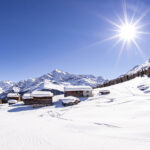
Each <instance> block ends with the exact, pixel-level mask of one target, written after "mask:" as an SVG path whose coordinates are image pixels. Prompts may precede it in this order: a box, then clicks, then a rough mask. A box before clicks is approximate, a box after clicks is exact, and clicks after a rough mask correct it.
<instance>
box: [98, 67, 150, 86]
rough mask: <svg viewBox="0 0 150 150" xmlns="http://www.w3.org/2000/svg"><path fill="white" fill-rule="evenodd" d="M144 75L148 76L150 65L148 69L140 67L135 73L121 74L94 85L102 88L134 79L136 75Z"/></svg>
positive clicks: (149, 75)
mask: <svg viewBox="0 0 150 150" xmlns="http://www.w3.org/2000/svg"><path fill="white" fill-rule="evenodd" d="M144 75H147V76H148V77H150V67H149V68H148V69H142V70H141V71H138V72H136V73H133V74H130V75H122V76H120V77H118V78H116V79H113V80H109V81H108V82H105V83H104V84H102V85H100V86H98V87H96V88H102V87H107V86H111V85H115V84H118V83H122V82H125V81H128V80H131V79H134V78H136V77H143V76H144Z"/></svg>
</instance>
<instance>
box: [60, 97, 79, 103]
mask: <svg viewBox="0 0 150 150" xmlns="http://www.w3.org/2000/svg"><path fill="white" fill-rule="evenodd" d="M76 100H78V101H80V100H79V98H77V97H74V96H68V97H65V98H63V99H61V101H62V102H63V103H70V102H75V101H76Z"/></svg>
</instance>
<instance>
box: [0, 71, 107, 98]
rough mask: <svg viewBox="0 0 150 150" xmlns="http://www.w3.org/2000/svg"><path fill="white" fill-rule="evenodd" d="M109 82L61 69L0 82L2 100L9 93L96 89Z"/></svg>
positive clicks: (101, 78)
mask: <svg viewBox="0 0 150 150" xmlns="http://www.w3.org/2000/svg"><path fill="white" fill-rule="evenodd" d="M105 81H107V80H106V79H104V78H103V77H102V76H97V77H96V76H94V75H83V74H71V73H68V72H64V71H62V70H59V69H55V70H53V71H52V72H50V73H47V74H44V75H42V76H40V77H36V78H29V79H27V80H20V81H18V82H12V81H9V80H6V81H0V98H4V97H6V95H7V93H9V92H19V93H26V92H32V91H33V90H45V89H46V90H55V91H61V92H63V87H64V86H68V85H88V86H91V87H96V86H97V85H99V84H102V83H103V82H105Z"/></svg>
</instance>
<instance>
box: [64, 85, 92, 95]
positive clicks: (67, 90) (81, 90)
mask: <svg viewBox="0 0 150 150" xmlns="http://www.w3.org/2000/svg"><path fill="white" fill-rule="evenodd" d="M64 96H65V97H67V96H75V97H91V96H93V93H92V88H91V87H90V86H67V87H64Z"/></svg>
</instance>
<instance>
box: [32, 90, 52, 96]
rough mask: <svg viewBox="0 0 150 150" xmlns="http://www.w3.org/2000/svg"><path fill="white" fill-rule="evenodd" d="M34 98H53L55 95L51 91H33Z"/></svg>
mask: <svg viewBox="0 0 150 150" xmlns="http://www.w3.org/2000/svg"><path fill="white" fill-rule="evenodd" d="M31 96H32V97H52V96H53V93H51V92H50V91H33V92H32V94H31Z"/></svg>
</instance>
